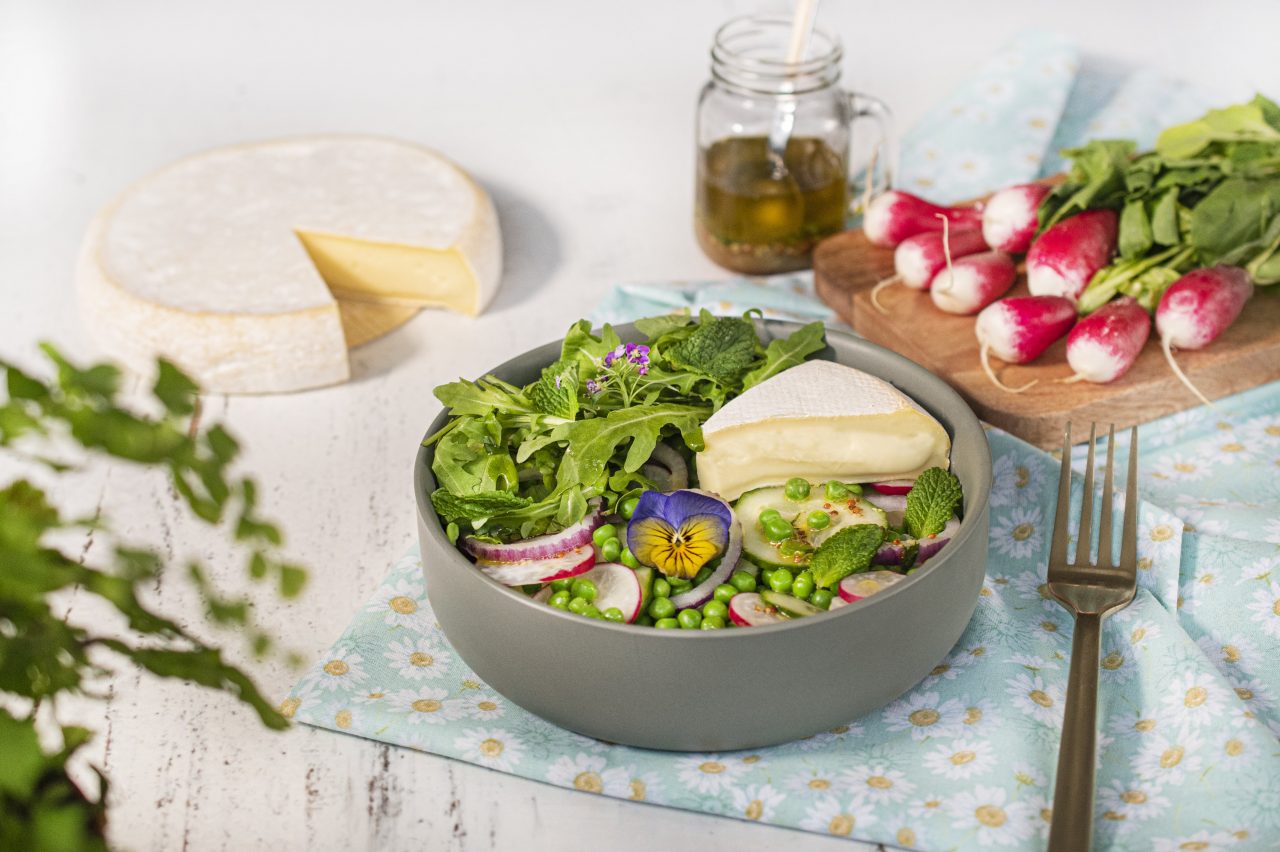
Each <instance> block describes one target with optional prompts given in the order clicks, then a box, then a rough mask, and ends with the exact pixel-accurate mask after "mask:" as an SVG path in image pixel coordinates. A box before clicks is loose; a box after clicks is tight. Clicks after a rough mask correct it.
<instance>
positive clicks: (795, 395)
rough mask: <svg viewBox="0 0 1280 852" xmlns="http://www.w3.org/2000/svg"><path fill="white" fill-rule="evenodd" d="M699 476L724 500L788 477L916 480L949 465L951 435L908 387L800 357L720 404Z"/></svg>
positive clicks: (705, 431) (707, 432)
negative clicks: (932, 469)
mask: <svg viewBox="0 0 1280 852" xmlns="http://www.w3.org/2000/svg"><path fill="white" fill-rule="evenodd" d="M702 436H703V441H704V443H705V448H704V449H703V451H702V452H700V453H698V458H697V466H698V482H699V484H700V485H701V487H702V488H705V489H707V490H708V491H714V492H716V493H717V494H719V495H720V496H721V497H723V498H724V499H726V500H736V499H737V498H738V497H739V496H741V495H742V494H743V493H744V492H746V491H750V490H751V489H753V488H762V487H764V486H767V485H780V484H782V483H784V482H786V481H787V480H788V479H790V478H791V477H801V478H804V479H807V480H809V481H810V482H823V481H826V480H830V479H835V480H839V481H841V482H882V481H884V480H889V479H915V478H916V477H917V476H919V475H920V473H921V472H922V471H924V470H925V469H927V468H930V467H943V468H945V467H946V466H947V457H948V454H949V452H950V450H951V439H950V438H949V437H948V436H947V432H946V430H945V429H943V428H942V424H940V423H939V422H938V421H937V420H935V419H934V418H933V417H932V416H930V415H929V414H928V412H926V411H925V410H924V409H923V408H921V407H920V406H919V405H917V404H916V403H915V401H914V400H912V399H911V398H910V397H908V396H907V395H906V394H904V393H902V392H901V391H899V390H898V389H897V388H895V387H894V386H893V385H891V384H889V383H888V382H886V381H884V380H883V379H878V378H876V377H875V376H872V375H869V374H868V373H864V372H862V371H861V370H855V369H853V368H852V367H846V366H844V365H841V364H836V363H833V362H831V361H807V362H805V363H803V364H800V365H799V366H796V367H792V368H791V369H789V370H786V371H785V372H782V373H779V374H778V375H776V376H774V377H773V378H771V379H769V380H768V381H765V382H762V383H761V384H759V385H757V386H755V387H753V388H751V389H750V390H748V391H747V392H746V393H744V394H742V395H741V396H739V397H737V398H735V399H733V400H731V401H730V402H728V403H727V404H726V405H725V406H724V407H723V408H721V409H720V410H719V411H717V412H716V413H715V414H713V415H712V416H711V417H710V419H708V420H707V422H706V423H704V424H703V426H702Z"/></svg>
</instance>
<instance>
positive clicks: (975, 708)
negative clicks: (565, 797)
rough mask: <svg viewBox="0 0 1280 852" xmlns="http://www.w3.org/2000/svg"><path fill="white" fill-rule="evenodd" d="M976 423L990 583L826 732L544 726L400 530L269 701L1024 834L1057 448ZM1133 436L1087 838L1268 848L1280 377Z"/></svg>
mask: <svg viewBox="0 0 1280 852" xmlns="http://www.w3.org/2000/svg"><path fill="white" fill-rule="evenodd" d="M988 437H989V440H990V443H991V449H992V456H993V460H994V474H995V481H994V486H993V491H992V499H991V540H990V548H989V556H988V563H987V579H986V582H985V583H984V584H983V587H982V590H981V592H980V594H979V598H978V606H977V610H976V612H975V613H974V616H973V619H972V621H971V622H970V624H969V627H968V629H967V631H966V632H965V634H964V635H963V636H962V637H961V639H960V641H959V643H958V644H957V645H956V647H955V648H954V649H952V651H951V653H949V654H948V655H947V656H946V658H944V659H942V660H940V661H939V662H938V665H937V666H935V667H934V669H933V671H932V672H930V673H929V675H928V676H927V677H926V678H925V679H924V680H923V681H922V682H921V683H920V684H919V685H917V686H916V688H915V689H913V690H911V691H910V692H908V693H907V694H906V695H903V696H902V697H901V698H899V699H897V700H896V701H893V702H891V703H890V704H888V705H886V706H885V707H883V708H881V709H880V710H878V711H875V712H873V713H870V714H868V715H866V716H864V717H862V718H860V719H852V720H850V721H849V722H848V723H847V724H844V725H839V726H837V727H835V728H833V729H831V730H829V731H821V732H818V733H816V734H814V735H813V736H811V737H808V738H806V739H803V740H800V741H798V742H794V743H788V744H786V745H782V746H776V747H773V748H768V749H758V750H754V751H744V752H729V753H707V754H676V753H665V752H653V751H645V750H642V749H634V748H627V747H624V746H615V745H610V744H606V743H602V742H598V741H596V740H592V739H589V738H587V737H583V736H580V735H578V734H575V733H572V732H570V731H566V730H562V729H560V728H557V727H555V726H554V725H551V724H549V723H547V722H545V721H543V720H542V719H540V718H538V717H537V716H534V715H532V714H530V713H527V712H526V711H524V710H522V709H521V708H519V707H517V706H516V705H514V704H512V703H510V702H509V701H507V700H506V699H505V698H503V697H502V696H501V695H499V694H497V693H496V692H494V691H493V690H492V689H490V688H489V687H488V686H487V685H486V684H485V683H483V682H482V681H481V680H480V679H479V678H478V677H476V675H475V674H474V673H472V672H471V671H470V670H469V669H468V668H467V666H466V664H465V663H464V662H463V661H462V660H461V658H459V657H458V656H457V654H456V653H455V652H454V651H453V650H452V649H451V648H450V647H449V644H448V640H447V639H446V638H445V636H444V634H443V633H442V632H441V631H440V628H439V626H438V624H437V623H436V619H435V616H434V615H433V613H432V610H431V605H430V603H429V601H428V598H427V594H426V592H427V590H426V589H425V587H424V585H423V576H422V564H421V560H420V557H419V555H418V552H417V551H416V549H415V550H413V551H411V552H410V553H408V554H407V555H405V556H404V557H403V558H402V559H400V560H399V561H398V562H396V563H395V564H394V565H393V566H392V569H391V573H390V574H389V576H388V577H387V578H386V580H385V582H384V583H383V584H382V586H381V587H380V588H379V590H378V592H377V593H376V594H375V595H374V596H373V597H372V598H371V599H370V601H369V602H368V604H366V605H365V606H364V607H363V608H361V610H360V611H359V612H358V613H357V615H356V619H355V621H354V622H353V623H352V624H351V626H350V627H349V628H348V629H347V631H346V633H344V634H343V635H342V637H341V638H340V639H339V640H338V641H337V642H336V643H334V645H333V647H332V648H330V649H329V651H327V652H326V653H325V654H324V655H323V657H322V658H320V659H318V660H316V662H315V664H314V665H313V666H312V668H311V669H310V670H309V671H308V672H307V673H306V675H305V676H304V677H303V679H302V680H301V682H300V683H298V685H297V686H296V687H295V688H294V690H293V692H292V693H291V694H290V695H289V697H288V698H287V699H286V700H285V702H284V704H283V706H282V710H283V711H284V712H285V714H286V715H288V716H290V717H292V718H293V719H295V720H296V721H300V722H304V723H306V724H309V725H314V726H317V727H321V728H328V729H330V730H335V731H342V732H345V733H352V734H357V735H360V736H363V737H368V738H370V739H375V740H380V741H383V742H389V743H395V744H397V745H401V746H405V747H408V748H413V749H419V750H422V751H428V752H432V753H434V754H439V755H444V756H447V757H451V758H454V759H457V760H464V761H467V762H469V763H474V764H476V765H478V766H484V767H487V768H489V769H493V770H496V771H499V772H506V773H511V774H514V775H519V776H522V777H525V778H530V779H533V780H536V781H541V782H545V783H549V784H555V785H557V786H560V787H566V788H570V789H574V790H579V791H581V792H582V793H584V794H586V795H596V796H610V797H613V798H618V799H627V800H631V801H637V802H649V803H651V804H657V805H665V806H669V807H678V808H685V809H688V810H694V811H700V812H704V813H708V814H715V815H719V816H724V817H732V818H735V819H740V820H747V821H753V822H761V823H769V824H773V825H780V826H787V827H791V828H796V829H801V830H805V831H812V832H816V833H819V834H826V835H831V836H834V837H843V838H851V839H857V840H863V841H871V842H878V843H884V844H887V845H891V846H895V847H901V848H907V849H983V848H993V849H1005V850H1032V849H1042V848H1044V845H1045V842H1046V840H1047V837H1048V828H1049V820H1050V818H1051V816H1052V810H1051V808H1052V803H1053V777H1054V773H1055V767H1056V761H1057V749H1058V741H1059V737H1060V736H1061V727H1062V713H1063V702H1064V700H1065V698H1066V679H1067V671H1068V667H1069V663H1070V650H1071V634H1072V623H1071V620H1070V618H1069V617H1068V616H1067V615H1066V613H1065V612H1064V611H1063V610H1062V609H1061V608H1060V607H1059V606H1058V605H1057V604H1056V603H1054V602H1053V601H1052V600H1051V599H1049V597H1048V594H1047V591H1046V588H1045V583H1046V569H1045V564H1046V559H1047V552H1048V547H1049V544H1048V538H1049V530H1050V527H1051V525H1052V523H1053V517H1054V500H1055V493H1056V479H1057V468H1058V465H1059V462H1058V461H1057V460H1056V459H1054V458H1053V457H1052V456H1050V455H1049V454H1047V453H1043V452H1040V451H1039V450H1036V449H1034V448H1032V447H1029V446H1027V445H1026V444H1024V443H1022V442H1021V441H1018V440H1017V439H1015V438H1012V437H1011V436H1009V435H1006V434H1004V433H1002V432H1000V431H998V430H991V431H990V432H989V433H988ZM1120 440H1121V444H1122V447H1121V449H1120V450H1119V451H1120V452H1121V455H1120V458H1123V457H1124V456H1123V449H1124V448H1123V444H1124V443H1125V442H1126V441H1127V436H1126V437H1122V438H1121V439H1120ZM1139 440H1140V442H1141V445H1142V446H1141V454H1142V467H1141V471H1140V476H1141V483H1140V490H1141V495H1142V500H1143V502H1142V504H1141V506H1140V510H1139V543H1138V554H1139V559H1140V570H1139V590H1138V595H1137V597H1136V598H1135V600H1134V602H1133V603H1132V604H1131V605H1130V606H1129V607H1128V608H1126V609H1125V610H1123V611H1121V612H1120V613H1118V614H1116V615H1115V616H1113V617H1111V618H1109V619H1108V620H1107V621H1106V622H1105V623H1104V631H1103V639H1102V655H1101V665H1100V669H1099V676H1100V683H1101V687H1100V699H1099V705H1098V722H1099V746H1100V760H1099V772H1098V786H1097V798H1096V841H1097V843H1096V846H1097V848H1099V849H1108V850H1113V849H1114V850H1134V852H1138V850H1143V852H1145V850H1151V849H1170V850H1175V849H1176V850H1183V849H1231V850H1251V849H1268V848H1274V844H1275V841H1276V838H1278V837H1280V663H1277V660H1280V526H1278V525H1277V522H1276V521H1275V520H1274V519H1275V518H1277V517H1280V490H1277V488H1276V486H1275V485H1274V483H1275V482H1276V481H1278V480H1280V384H1274V385H1270V386H1267V387H1264V388H1260V389H1257V390H1254V391H1251V392H1249V393H1246V394H1243V395H1240V396H1237V397H1233V398H1230V399H1228V400H1222V401H1219V402H1218V403H1217V410H1214V411H1211V410H1209V409H1198V410H1196V411H1194V412H1191V413H1184V414H1179V415H1176V416H1174V417H1171V418H1167V419H1165V420H1161V421H1157V422H1155V423H1151V424H1149V425H1147V426H1145V427H1143V428H1142V429H1141V430H1140V438H1139ZM1237 444H1239V445H1242V446H1243V449H1237V448H1236V445H1237ZM1076 450H1077V453H1079V455H1078V458H1073V462H1075V463H1077V464H1081V465H1082V464H1083V459H1084V456H1083V454H1082V452H1081V451H1082V448H1080V447H1077V448H1076ZM1244 459H1247V462H1246V461H1243V460H1244ZM1121 467H1123V466H1121ZM1123 488H1124V483H1123V482H1120V483H1118V484H1117V489H1118V490H1120V491H1121V492H1122V491H1123ZM1081 496H1082V495H1081V488H1080V482H1079V477H1077V478H1076V482H1075V496H1074V499H1075V500H1076V502H1077V504H1078V502H1079V500H1080V499H1081ZM1119 502H1120V501H1117V503H1119ZM1121 511H1122V509H1121V508H1119V507H1117V515H1119V513H1120V512H1121ZM1115 528H1116V529H1117V530H1119V528H1120V524H1119V522H1118V520H1117V523H1116V524H1115Z"/></svg>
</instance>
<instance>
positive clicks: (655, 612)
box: [649, 598, 676, 621]
mask: <svg viewBox="0 0 1280 852" xmlns="http://www.w3.org/2000/svg"><path fill="white" fill-rule="evenodd" d="M649 614H650V615H652V616H653V617H654V618H656V619H658V620H659V621H661V620H662V619H664V618H670V617H671V616H673V615H675V614H676V605H675V604H673V603H672V602H671V598H654V599H653V603H651V604H649Z"/></svg>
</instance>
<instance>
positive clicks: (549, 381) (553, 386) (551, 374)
mask: <svg viewBox="0 0 1280 852" xmlns="http://www.w3.org/2000/svg"><path fill="white" fill-rule="evenodd" d="M524 395H525V396H526V397H527V398H528V399H529V402H531V403H532V404H533V407H534V408H536V409H537V410H538V411H541V412H542V413H543V414H550V415H552V416H553V417H563V418H564V419H565V420H573V419H574V418H575V417H577V416H578V369H577V365H575V364H571V363H569V362H567V361H557V362H555V363H554V364H552V365H551V366H550V367H546V368H544V369H543V370H542V377H541V378H539V379H538V380H537V381H536V382H534V383H533V384H531V385H529V386H528V387H526V388H525V389H524Z"/></svg>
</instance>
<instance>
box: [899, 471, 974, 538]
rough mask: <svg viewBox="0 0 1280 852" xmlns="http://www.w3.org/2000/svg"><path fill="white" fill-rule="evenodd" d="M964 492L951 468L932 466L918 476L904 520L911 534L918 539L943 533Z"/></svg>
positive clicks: (912, 488)
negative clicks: (944, 468)
mask: <svg viewBox="0 0 1280 852" xmlns="http://www.w3.org/2000/svg"><path fill="white" fill-rule="evenodd" d="M963 497H964V493H963V492H962V491H961V489H960V480H959V479H957V478H956V475H955V474H954V473H952V472H951V471H949V470H943V469H942V468H940V467H931V468H929V469H928V470H926V471H925V472H924V473H922V474H920V476H919V477H917V478H916V481H915V485H913V486H912V487H911V490H910V491H909V492H907V509H906V511H905V512H904V513H903V521H904V524H905V526H906V528H907V532H908V533H910V534H911V537H912V538H914V539H916V540H917V541H919V540H920V539H923V538H928V537H929V536H931V535H937V534H938V533H940V532H942V528H943V527H945V526H946V525H947V521H949V520H951V518H952V516H953V515H955V513H956V511H957V510H959V508H960V501H961V500H962V499H963Z"/></svg>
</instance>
